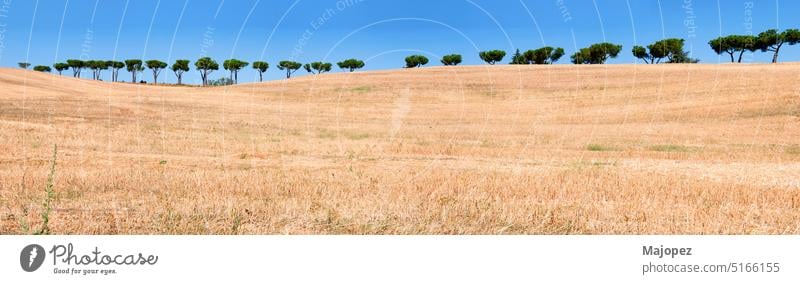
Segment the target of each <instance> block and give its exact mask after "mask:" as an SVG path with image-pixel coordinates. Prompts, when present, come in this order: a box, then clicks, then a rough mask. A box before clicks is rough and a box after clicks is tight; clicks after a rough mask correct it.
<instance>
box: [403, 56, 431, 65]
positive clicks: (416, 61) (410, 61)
mask: <svg viewBox="0 0 800 284" xmlns="http://www.w3.org/2000/svg"><path fill="white" fill-rule="evenodd" d="M425 64H428V58H427V57H425V56H422V55H411V56H409V57H406V68H416V67H422V66H424V65H425Z"/></svg>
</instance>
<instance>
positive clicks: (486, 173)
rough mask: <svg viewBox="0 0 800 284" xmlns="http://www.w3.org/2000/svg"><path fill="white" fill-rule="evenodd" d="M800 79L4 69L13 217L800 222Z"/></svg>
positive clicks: (159, 227) (754, 72) (141, 225)
mask: <svg viewBox="0 0 800 284" xmlns="http://www.w3.org/2000/svg"><path fill="white" fill-rule="evenodd" d="M798 79H800V65H793V64H781V65H662V66H643V65H636V66H634V65H607V66H567V65H563V66H561V65H558V66H491V67H489V66H466V67H454V68H443V67H435V68H423V69H416V70H393V71H376V72H365V73H338V74H329V75H322V76H307V77H301V78H296V79H291V80H284V81H275V82H269V83H254V84H242V85H238V86H232V87H217V88H200V87H175V86H151V85H135V84H111V83H107V82H96V81H89V80H85V79H74V78H67V77H59V76H55V75H49V74H41V73H35V72H30V71H23V70H13V69H0V90H2V91H0V233H2V234H17V233H31V232H34V231H36V229H37V228H40V227H41V226H42V225H43V219H44V218H42V217H41V216H42V215H43V213H44V215H47V217H48V220H49V223H48V227H49V229H50V231H51V232H52V233H67V234H285V233H288V234H340V233H347V234H350V233H352V234H520V233H524V234H678V233H680V234H686V233H701V234H798V233H800V80H798ZM54 145H57V146H58V151H57V164H56V170H55V172H54V179H53V189H54V194H53V195H52V196H51V197H50V198H49V199H48V197H47V194H46V192H45V187H46V183H47V180H48V175H49V174H50V173H51V171H50V166H51V163H52V160H53V159H52V157H53V149H54ZM44 203H49V205H50V206H51V208H52V211H51V212H49V213H48V212H46V210H45V209H43V208H44V207H45V206H43V204H44Z"/></svg>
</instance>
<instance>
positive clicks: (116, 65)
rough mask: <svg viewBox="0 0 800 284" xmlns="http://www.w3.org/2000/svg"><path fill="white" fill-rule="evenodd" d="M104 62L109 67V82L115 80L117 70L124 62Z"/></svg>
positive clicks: (117, 73)
mask: <svg viewBox="0 0 800 284" xmlns="http://www.w3.org/2000/svg"><path fill="white" fill-rule="evenodd" d="M106 64H107V65H108V67H109V68H111V82H116V81H118V79H119V70H120V69H122V68H125V62H120V61H113V60H112V61H106Z"/></svg>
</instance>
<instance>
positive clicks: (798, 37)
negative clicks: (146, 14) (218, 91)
mask: <svg viewBox="0 0 800 284" xmlns="http://www.w3.org/2000/svg"><path fill="white" fill-rule="evenodd" d="M797 43H800V30H798V29H788V30H785V31H783V32H779V31H778V30H775V29H770V30H767V31H764V32H762V33H760V34H758V35H757V36H754V35H729V36H724V37H719V38H716V39H713V40H711V41H709V45H710V46H711V48H712V49H713V50H714V51H715V52H716V53H717V54H728V55H729V56H730V58H731V62H742V57H743V55H744V53H745V52H756V51H761V52H772V53H773V58H772V62H773V63H777V62H778V56H779V54H780V51H781V48H782V47H783V46H785V45H795V44H797ZM684 44H685V41H684V40H683V39H679V38H668V39H663V40H659V41H656V42H654V43H652V44H650V45H647V46H639V45H637V46H634V47H633V49H632V52H633V56H634V57H636V58H638V59H641V60H642V61H644V62H645V63H647V64H658V63H697V62H698V61H699V60H697V59H694V58H691V57H690V56H689V52H686V51H684ZM621 51H622V45H617V44H613V43H610V42H602V43H596V44H592V45H590V46H588V47H585V48H581V49H580V50H578V51H577V52H575V53H574V54H572V55H571V56H570V59H571V62H572V63H573V64H605V63H606V61H608V59H610V58H616V57H617V56H618V55H619V53H620V52H621ZM478 55H479V57H480V58H481V60H483V61H484V62H486V63H488V64H490V65H495V64H497V63H499V62H501V61H503V59H504V58H505V56H506V52H505V51H502V50H488V51H482V52H480V53H478ZM564 55H565V52H564V49H563V48H560V47H550V46H545V47H542V48H539V49H535V50H528V51H525V52H520V50H517V51H516V52H515V53H514V55H513V56H512V57H511V62H510V64H554V63H556V62H558V60H560V59H561V58H562V57H563V56H564ZM737 57H738V60H737ZM405 62H406V65H405V67H406V68H416V67H422V66H424V65H426V64H428V62H429V60H428V58H427V57H425V56H422V55H411V56H408V57H406V58H405ZM461 62H462V56H461V55H460V54H449V55H445V56H443V57H442V59H441V63H442V64H443V65H445V66H455V65H459V64H461ZM30 66H31V64H30V63H27V62H20V63H19V67H20V68H24V69H27V68H29V67H30ZM247 66H252V68H253V69H255V70H256V71H258V74H259V81H263V80H264V73H265V72H266V71H267V70H268V69H269V67H270V66H269V63H267V62H264V61H256V62H253V64H252V65H250V63H249V62H246V61H242V60H238V59H228V60H225V61H224V62H223V63H222V68H224V69H225V70H227V71H229V73H230V76H229V80H228V81H229V82H233V83H238V80H239V71H240V70H242V69H244V68H246V67H247ZM337 66H338V67H339V68H340V69H343V70H347V71H349V72H354V71H356V70H358V69H361V68H364V66H365V64H364V61H361V60H358V59H347V60H344V61H341V62H338V63H337ZM194 67H195V69H196V70H198V71H199V72H200V77H201V79H202V81H203V85H208V84H209V75H210V74H211V73H213V72H214V71H217V70H219V67H220V66H219V64H218V63H217V62H216V61H214V60H213V59H211V58H210V57H203V58H200V59H198V60H197V61H196V62H195V63H194ZM145 68H146V69H150V70H151V71H152V73H153V81H154V83H158V77H159V75H160V74H161V72H162V71H163V70H165V69H169V70H172V72H173V73H175V76H176V77H177V79H178V84H182V83H183V82H182V81H183V74H184V73H185V72H189V71H190V70H191V68H190V62H189V60H185V59H181V60H176V61H175V63H173V64H172V65H171V66H170V65H168V64H167V63H166V62H162V61H159V60H148V61H142V60H140V59H129V60H125V61H124V62H122V61H103V60H88V61H83V60H78V59H70V60H67V61H66V62H60V63H56V64H54V65H53V66H52V68H51V67H50V66H42V65H39V66H35V67H34V68H33V69H34V70H36V71H40V72H52V70H56V71H57V72H58V74H59V75H61V74H62V72H63V71H66V70H72V75H73V76H74V77H80V76H81V71H82V70H86V69H88V70H90V71H91V72H92V78H93V79H95V80H99V79H100V77H101V76H100V75H101V73H102V72H103V71H104V70H111V80H112V81H114V82H116V81H118V80H119V71H120V70H122V69H125V70H126V71H128V72H130V73H131V82H137V74H138V73H140V72H143V71H144V70H145ZM301 68H303V69H305V70H306V71H307V72H309V73H312V74H323V73H326V72H330V71H331V70H332V69H333V64H331V63H328V62H311V63H307V64H302V63H299V62H295V61H280V62H279V63H278V69H279V70H282V71H285V72H286V78H291V77H292V74H294V73H295V72H296V71H297V70H299V69H301Z"/></svg>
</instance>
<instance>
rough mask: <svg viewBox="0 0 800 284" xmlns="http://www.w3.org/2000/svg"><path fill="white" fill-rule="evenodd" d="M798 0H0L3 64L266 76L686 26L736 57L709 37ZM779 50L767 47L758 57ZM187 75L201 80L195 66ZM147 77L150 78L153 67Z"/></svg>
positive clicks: (779, 15)
mask: <svg viewBox="0 0 800 284" xmlns="http://www.w3.org/2000/svg"><path fill="white" fill-rule="evenodd" d="M797 11H800V3H798V1H775V0H751V1H742V0H724V1H722V0H719V1H710V0H707V1H699V0H661V1H658V0H629V1H625V0H594V1H592V0H563V1H557V0H546V1H534V0H426V1H422V0H404V1H394V0H338V1H337V0H314V1H311V0H284V1H278V0H273V1H268V0H161V1H159V0H129V1H127V0H38V1H37V0H0V35H2V37H0V65H1V66H6V67H13V66H16V63H17V62H20V61H28V62H31V63H33V64H34V65H51V64H52V63H53V62H55V61H64V60H66V59H67V58H81V59H118V60H124V59H129V58H144V59H160V60H163V61H168V62H170V63H171V62H173V61H174V60H175V59H183V58H186V59H191V60H194V59H197V58H199V57H201V56H205V55H207V56H210V57H213V58H214V59H216V60H217V61H219V62H221V61H222V60H224V59H227V58H231V57H235V58H240V59H243V60H245V61H249V62H252V61H255V60H264V61H268V62H269V63H270V65H271V68H270V70H269V71H268V74H267V75H266V78H267V79H279V78H281V77H282V76H283V73H282V72H280V71H279V70H277V68H275V67H274V66H275V65H276V62H278V61H280V60H285V59H294V60H296V61H300V62H310V61H319V60H324V61H330V62H337V61H339V60H341V59H345V58H351V57H355V58H361V59H365V60H366V61H367V68H366V69H368V70H376V69H391V68H399V67H401V66H402V65H403V58H404V57H405V56H407V55H410V54H424V55H427V56H429V57H430V58H432V60H431V62H432V65H438V58H437V57H440V56H441V55H444V54H449V53H460V54H463V55H464V61H465V62H464V63H465V64H480V63H481V62H480V60H479V58H478V56H477V52H478V51H479V50H487V49H502V50H506V51H507V52H509V54H510V53H512V52H513V51H514V50H515V49H517V48H518V49H521V50H523V51H524V50H527V49H534V48H538V47H541V46H544V45H550V46H559V47H563V48H565V49H566V50H567V53H568V54H571V53H572V52H574V51H575V50H576V48H580V47H583V46H586V45H589V44H591V43H594V42H601V41H610V42H614V43H618V44H622V45H624V52H623V54H622V56H620V57H619V58H617V59H614V60H612V61H611V62H610V63H633V62H635V59H634V58H633V57H632V56H631V55H630V48H631V47H632V46H633V45H634V44H640V45H646V44H649V43H650V42H652V41H655V40H658V39H662V38H669V37H681V38H686V39H687V49H688V50H691V51H692V55H693V56H694V57H697V58H700V59H701V60H702V62H703V63H717V62H721V61H722V62H724V61H725V60H726V58H725V57H719V56H717V55H716V54H714V53H713V51H711V49H710V48H708V44H707V42H708V40H709V39H711V38H714V37H717V36H719V35H726V34H732V33H736V34H747V33H754V34H757V33H759V32H761V31H763V30H766V29H770V28H778V29H786V28H800V17H797V16H796V15H797ZM434 58H435V60H433V59H434ZM769 59H770V56H769V55H768V54H763V53H757V54H755V56H753V57H752V59H751V60H752V61H754V62H766V61H768V60H769ZM781 60H782V61H800V45H798V46H791V47H787V48H785V50H783V52H782V56H781ZM568 61H569V60H568V59H567V58H565V59H562V62H561V63H568ZM165 72H167V71H165ZM86 73H88V72H86ZM304 73H305V72H304V71H298V72H297V74H298V75H304ZM224 74H225V72H224V71H218V72H215V73H214V74H212V78H218V77H222V76H224ZM86 76H90V75H89V74H84V77H86ZM109 76H110V75H109V74H108V72H106V73H105V74H103V77H104V79H106V80H108V77H109ZM120 77H121V78H122V79H127V80H130V79H129V78H130V76H129V74H124V73H123V74H121V75H120ZM165 77H166V80H167V82H174V80H175V78H174V76H172V75H171V73H170V74H168V75H167V76H163V75H162V76H161V77H160V78H165ZM186 77H187V78H186V79H185V80H186V81H187V82H190V83H197V82H198V81H199V76H198V74H197V72H195V71H192V72H190V73H189V74H187V75H186ZM239 77H240V81H252V80H255V79H256V78H257V73H255V72H254V71H252V70H251V69H249V68H248V69H247V70H246V71H244V72H242V73H240V75H239ZM144 78H145V79H146V80H152V78H151V75H149V72H146V73H145V76H144Z"/></svg>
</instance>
